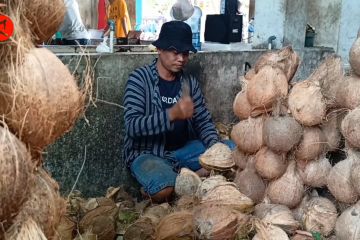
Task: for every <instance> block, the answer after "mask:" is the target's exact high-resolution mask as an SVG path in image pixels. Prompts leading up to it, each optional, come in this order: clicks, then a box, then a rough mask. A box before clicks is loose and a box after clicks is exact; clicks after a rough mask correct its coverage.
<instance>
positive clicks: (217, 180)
mask: <svg viewBox="0 0 360 240" xmlns="http://www.w3.org/2000/svg"><path fill="white" fill-rule="evenodd" d="M219 185H231V186H234V183H232V182H228V181H226V178H225V177H224V176H222V175H214V176H210V177H208V178H206V179H205V180H204V181H203V182H202V183H201V184H200V186H199V188H198V191H197V193H196V196H197V197H198V198H199V199H201V198H202V197H203V196H205V195H206V194H207V193H208V192H209V191H210V190H212V189H213V188H215V187H217V186H219Z"/></svg>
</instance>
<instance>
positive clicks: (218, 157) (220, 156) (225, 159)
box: [199, 142, 235, 170]
mask: <svg viewBox="0 0 360 240" xmlns="http://www.w3.org/2000/svg"><path fill="white" fill-rule="evenodd" d="M199 160H200V164H201V166H202V167H203V168H205V169H208V170H211V169H214V168H215V169H217V170H220V169H222V170H229V169H230V168H232V167H234V166H235V163H234V161H233V159H232V156H231V149H230V148H229V147H228V146H227V145H226V144H224V143H220V142H218V143H215V144H214V145H212V146H211V147H210V148H209V149H207V150H206V151H205V152H204V153H203V154H202V155H200V157H199Z"/></svg>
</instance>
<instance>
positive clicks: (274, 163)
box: [255, 147, 288, 179]
mask: <svg viewBox="0 0 360 240" xmlns="http://www.w3.org/2000/svg"><path fill="white" fill-rule="evenodd" d="M255 161H256V162H255V168H256V171H257V173H259V175H260V176H261V177H263V178H265V179H274V178H279V177H281V176H282V175H283V174H284V173H285V171H286V168H287V164H288V162H287V159H286V154H284V153H279V154H278V153H275V152H273V151H271V150H270V149H269V148H267V147H263V148H261V149H260V150H259V151H258V153H257V154H256V156H255Z"/></svg>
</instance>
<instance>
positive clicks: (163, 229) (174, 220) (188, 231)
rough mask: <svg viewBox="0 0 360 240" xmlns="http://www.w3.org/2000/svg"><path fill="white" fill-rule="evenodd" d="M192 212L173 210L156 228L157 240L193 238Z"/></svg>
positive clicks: (189, 239) (186, 239)
mask: <svg viewBox="0 0 360 240" xmlns="http://www.w3.org/2000/svg"><path fill="white" fill-rule="evenodd" d="M192 221H193V214H192V212H190V211H181V212H174V213H171V214H169V215H167V216H165V217H164V218H163V219H161V221H160V223H159V224H158V226H157V228H156V239H157V240H172V239H179V240H191V239H194V230H193V225H192Z"/></svg>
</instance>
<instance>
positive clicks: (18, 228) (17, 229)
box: [5, 218, 47, 240]
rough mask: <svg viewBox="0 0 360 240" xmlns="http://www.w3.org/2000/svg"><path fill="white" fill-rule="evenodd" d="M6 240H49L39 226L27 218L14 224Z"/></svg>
mask: <svg viewBox="0 0 360 240" xmlns="http://www.w3.org/2000/svg"><path fill="white" fill-rule="evenodd" d="M5 239H9V240H10V239H11V240H25V239H31V240H47V238H46V236H45V235H44V233H43V232H42V230H41V228H40V227H39V225H38V224H37V223H36V222H35V221H34V220H33V219H32V218H27V219H24V220H23V221H22V222H18V223H16V224H14V225H13V226H12V227H11V228H10V229H9V230H8V231H7V232H6V233H5Z"/></svg>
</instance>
